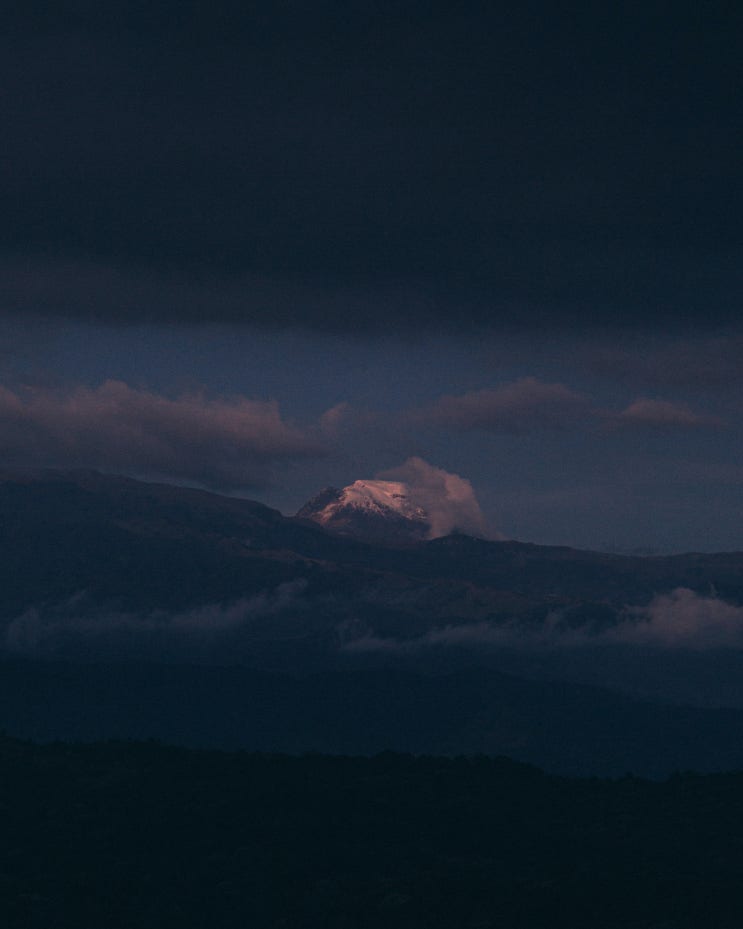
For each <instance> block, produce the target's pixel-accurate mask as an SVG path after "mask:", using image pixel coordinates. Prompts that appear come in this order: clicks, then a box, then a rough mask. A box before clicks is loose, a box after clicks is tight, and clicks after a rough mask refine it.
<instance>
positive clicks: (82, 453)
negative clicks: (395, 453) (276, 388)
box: [0, 380, 325, 490]
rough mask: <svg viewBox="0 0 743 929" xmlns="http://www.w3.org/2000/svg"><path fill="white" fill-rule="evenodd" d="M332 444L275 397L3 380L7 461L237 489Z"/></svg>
mask: <svg viewBox="0 0 743 929" xmlns="http://www.w3.org/2000/svg"><path fill="white" fill-rule="evenodd" d="M324 451H325V449H324V445H323V443H322V442H321V441H320V439H319V438H317V437H316V436H314V435H312V434H311V433H310V432H309V431H307V430H304V429H301V428H300V427H298V426H296V425H293V424H291V423H289V422H287V421H286V420H284V419H283V418H282V416H281V413H280V411H279V407H278V404H277V403H276V402H275V401H272V400H268V401H263V400H249V399H247V398H245V397H234V398H229V399H225V398H218V399H210V398H207V397H206V396H204V395H203V394H200V393H192V394H184V395H181V396H179V397H176V398H175V399H172V398H169V397H166V396H163V395H162V394H158V393H155V392H152V391H149V390H142V389H135V388H133V387H130V386H128V385H127V384H125V383H123V382H121V381H112V380H111V381H106V382H105V383H103V384H101V385H100V386H99V387H92V388H91V387H76V388H74V389H72V390H67V391H62V390H52V389H48V388H38V387H34V388H24V389H22V390H16V391H14V390H10V389H8V388H6V387H0V462H1V463H2V464H3V465H4V466H6V467H29V466H30V467H63V468H68V467H86V468H100V469H102V470H113V471H117V472H123V473H130V474H134V475H136V476H141V477H159V478H165V479H170V480H186V481H196V482H199V483H202V484H205V485H206V486H209V487H212V488H215V489H221V490H237V489H240V488H250V487H260V486H263V485H265V484H266V483H267V482H268V481H269V478H270V475H271V472H272V470H273V469H274V468H276V467H277V466H281V465H286V464H288V463H289V462H292V461H297V460H300V459H304V458H308V457H314V456H317V455H321V454H324Z"/></svg>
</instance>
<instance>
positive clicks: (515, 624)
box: [344, 587, 743, 653]
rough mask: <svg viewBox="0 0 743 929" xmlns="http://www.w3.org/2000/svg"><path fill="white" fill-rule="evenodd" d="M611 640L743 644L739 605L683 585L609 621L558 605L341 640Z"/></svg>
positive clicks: (355, 644)
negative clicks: (577, 617) (584, 620)
mask: <svg viewBox="0 0 743 929" xmlns="http://www.w3.org/2000/svg"><path fill="white" fill-rule="evenodd" d="M616 645H634V646H647V647H651V648H662V649H685V650H687V651H694V652H702V651H708V650H710V649H718V648H731V649H743V606H738V605H736V604H734V603H728V602H727V601H725V600H721V599H719V598H718V597H716V596H712V595H710V596H702V595H700V594H698V593H696V592H695V591H693V590H690V589H688V588H686V587H679V588H677V589H675V590H673V591H671V592H669V593H666V594H662V595H658V596H656V597H654V598H653V599H652V600H651V601H650V602H649V603H648V604H647V605H646V606H644V607H635V608H632V609H627V610H625V611H624V612H618V613H617V621H616V623H615V624H614V625H603V626H602V627H601V628H598V629H597V628H595V627H593V626H591V625H588V624H587V625H583V626H576V625H573V624H570V623H567V624H566V623H565V622H564V616H563V615H562V613H561V611H560V610H556V611H555V612H553V613H550V614H549V615H548V616H547V617H546V619H545V620H544V622H542V623H528V624H526V623H523V622H520V621H517V620H513V621H512V622H502V623H492V622H473V623H461V624H456V625H447V626H440V627H437V628H435V629H431V630H430V631H428V632H426V633H424V634H423V635H421V636H419V637H417V638H412V639H405V640H403V639H396V638H392V637H382V636H378V635H375V634H373V633H370V632H368V631H365V632H364V633H363V634H362V635H360V636H358V637H356V638H354V639H352V640H349V641H348V642H346V643H344V649H345V650H346V651H349V652H402V653H406V652H416V651H418V650H419V649H422V648H423V649H426V648H432V647H441V646H455V647H459V648H481V647H483V646H486V647H491V648H506V649H524V650H531V649H534V650H541V649H549V650H561V649H575V648H586V647H595V646H605V647H611V646H616Z"/></svg>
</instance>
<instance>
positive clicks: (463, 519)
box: [376, 457, 493, 539]
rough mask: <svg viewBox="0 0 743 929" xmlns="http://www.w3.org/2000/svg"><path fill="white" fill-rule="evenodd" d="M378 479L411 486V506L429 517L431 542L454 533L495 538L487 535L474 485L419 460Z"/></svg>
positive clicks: (403, 465) (415, 459) (409, 461)
mask: <svg viewBox="0 0 743 929" xmlns="http://www.w3.org/2000/svg"><path fill="white" fill-rule="evenodd" d="M376 477H377V478H378V479H380V480H385V481H403V482H404V483H406V484H407V485H408V487H409V488H410V497H411V500H412V502H413V503H414V504H415V505H416V506H420V507H422V508H423V509H424V510H425V511H426V513H428V516H429V521H430V524H431V535H430V537H431V538H432V539H435V538H439V537H440V536H444V535H448V534H449V533H450V532H454V531H459V532H465V533H467V534H468V535H474V536H490V537H492V536H493V533H492V532H489V531H488V528H487V524H486V521H485V517H484V516H483V514H482V511H481V510H480V504H479V503H478V502H477V497H476V496H475V491H474V490H473V488H472V484H470V482H469V481H468V480H467V479H466V478H463V477H460V476H459V475H458V474H451V473H450V472H448V471H444V469H443V468H437V467H435V466H434V465H431V464H428V462H427V461H424V460H423V459H422V458H417V457H413V458H408V460H407V461H406V462H405V463H404V464H402V465H400V467H398V468H391V469H390V470H388V471H381V472H380V473H379V474H377V475H376Z"/></svg>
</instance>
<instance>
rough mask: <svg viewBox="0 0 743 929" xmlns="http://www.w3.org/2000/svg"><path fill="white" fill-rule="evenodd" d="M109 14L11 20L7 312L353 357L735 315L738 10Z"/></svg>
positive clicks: (161, 9)
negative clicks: (389, 340) (380, 341)
mask: <svg viewBox="0 0 743 929" xmlns="http://www.w3.org/2000/svg"><path fill="white" fill-rule="evenodd" d="M52 7H53V9H50V8H52ZM115 7H116V8H115V10H112V9H110V7H108V6H106V5H103V6H102V7H101V9H98V8H96V7H95V6H94V5H93V4H89V3H83V2H80V3H77V4H73V5H69V4H60V5H57V4H54V5H52V4H45V5H40V6H39V7H38V11H35V5H34V4H32V3H31V4H28V5H27V9H26V10H25V11H22V12H19V13H17V14H15V15H14V14H10V15H9V16H8V17H7V18H6V21H5V29H6V33H5V37H4V39H0V42H1V43H2V47H1V48H0V52H1V54H0V78H1V79H2V84H3V87H4V95H3V98H2V102H0V118H1V119H2V124H3V127H4V133H3V172H2V179H1V180H0V198H1V203H2V210H1V211H0V251H2V253H3V254H4V256H5V261H6V263H9V265H8V266H9V267H10V282H9V284H8V285H7V286H8V287H9V289H10V290H11V291H12V293H10V294H6V295H5V297H6V299H4V304H5V306H4V308H5V309H8V308H11V309H12V308H13V307H15V308H16V309H21V310H22V311H24V312H28V311H30V310H41V311H43V312H48V313H53V314H56V315H65V316H77V317H84V318H88V319H96V320H100V321H103V322H110V321H117V322H118V321H126V320H133V319H135V320H140V321H141V320H168V321H177V320H183V321H196V320H204V319H205V318H218V319H222V320H237V321H245V322H247V323H253V324H259V325H280V326H287V325H301V326H307V327H311V328H315V327H324V328H328V327H331V328H335V329H345V330H351V331H354V330H357V329H358V328H360V327H362V328H363V327H367V328H376V329H379V330H382V331H389V329H390V328H395V329H404V328H406V327H411V326H412V327H423V328H426V329H431V328H434V329H439V328H442V327H446V328H452V327H453V328H462V327H471V326H482V325H489V324H508V325H513V326H524V325H526V326H533V325H535V324H550V323H551V324H555V325H568V324H580V325H591V324H601V325H606V324H611V325H619V326H621V325H623V324H627V323H633V324H639V323H647V322H665V323H668V322H671V321H675V322H677V323H679V324H682V325H683V324H687V323H697V324H702V325H706V324H708V323H709V322H710V321H712V322H720V321H721V320H728V319H731V318H734V316H735V314H736V313H737V312H738V311H739V297H740V293H741V283H743V281H742V280H741V267H742V265H741V262H740V252H741V235H740V225H739V216H740V212H741V211H740V205H741V203H740V200H741V196H740V195H741V188H740V173H739V153H738V145H737V139H736V135H735V131H736V127H737V125H738V118H737V117H738V112H737V109H738V101H739V93H738V92H737V82H738V79H739V78H740V76H741V67H742V65H741V59H740V55H739V49H738V44H737V37H738V35H739V32H738V30H739V25H740V23H739V17H738V14H737V13H736V12H735V11H731V10H726V9H724V8H723V7H722V6H719V8H718V7H717V6H716V5H714V4H713V5H712V6H711V7H710V6H709V5H707V6H705V7H699V9H698V10H694V9H682V8H675V9H673V10H671V11H670V13H669V11H668V9H667V8H666V7H665V6H661V5H660V4H653V3H650V4H645V5H643V7H642V9H641V10H638V11H629V10H626V9H620V8H617V9H616V10H615V11H612V10H611V9H607V8H605V7H604V8H602V9H600V10H599V11H597V13H596V14H595V15H594V14H591V13H590V11H583V12H582V13H581V15H580V16H573V17H571V16H568V15H567V14H566V13H563V12H561V11H560V10H559V8H557V7H555V6H554V5H552V4H546V3H541V4H540V3H532V4H530V3H525V4H519V5H518V6H517V7H516V6H513V5H512V7H511V9H510V10H509V11H508V13H507V14H506V13H503V12H502V10H503V9H505V8H504V7H502V6H501V5H498V4H484V3H483V4H479V3H476V4H466V5H464V6H462V7H456V6H453V5H451V4H440V5H439V4H417V3H414V4H405V5H403V6H400V5H393V4H387V3H380V4H353V3H352V4H325V5H317V4H313V5H309V4H301V3H288V4H262V5H258V8H254V5H251V4H237V3H224V2H221V3H220V2H217V3H214V4H209V5H207V6H205V5H201V4H177V5H176V4H172V5H171V4H168V3H163V4H152V5H144V4H140V3H133V2H130V3H123V4H116V5H115ZM151 7H152V9H151ZM13 268H15V270H13ZM24 268H26V269H29V268H30V269H31V273H30V274H25V275H24V273H23V269H24ZM60 269H62V270H60ZM60 275H61V276H62V277H63V278H64V280H65V281H66V283H63V282H60ZM57 282H60V283H63V286H62V287H61V291H62V292H61V293H60V288H58V287H57Z"/></svg>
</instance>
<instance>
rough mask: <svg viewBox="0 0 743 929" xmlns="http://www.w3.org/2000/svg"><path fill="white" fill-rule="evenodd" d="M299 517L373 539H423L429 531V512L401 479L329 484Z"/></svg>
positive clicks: (398, 540)
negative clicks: (419, 503)
mask: <svg viewBox="0 0 743 929" xmlns="http://www.w3.org/2000/svg"><path fill="white" fill-rule="evenodd" d="M297 516H298V517H300V518H302V519H311V520H312V521H313V522H316V523H319V524H320V525H321V526H325V527H326V528H328V529H331V530H332V531H334V532H338V533H339V534H341V535H347V536H353V537H355V538H360V539H368V540H374V541H390V542H411V541H420V540H421V539H425V538H427V537H428V534H429V530H430V523H429V518H428V514H427V513H426V511H425V510H424V509H423V508H422V507H420V506H418V505H417V504H415V503H414V502H413V501H412V500H411V494H410V488H409V486H408V485H407V484H405V483H403V482H401V481H373V480H360V481H354V482H353V484H349V485H348V486H347V487H344V488H343V489H342V490H335V489H334V488H332V487H328V488H326V489H325V490H323V491H321V492H320V493H319V494H318V495H317V496H316V497H314V498H313V499H312V500H310V502H309V503H307V504H305V506H303V507H302V509H301V510H300V511H299V513H297Z"/></svg>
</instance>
